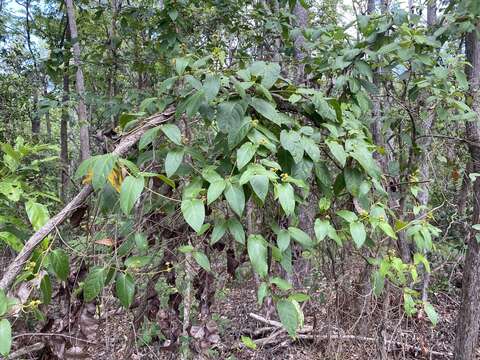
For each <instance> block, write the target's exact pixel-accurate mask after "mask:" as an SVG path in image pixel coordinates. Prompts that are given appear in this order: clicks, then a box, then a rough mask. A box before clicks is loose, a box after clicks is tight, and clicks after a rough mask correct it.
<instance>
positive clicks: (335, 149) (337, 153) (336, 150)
mask: <svg viewBox="0 0 480 360" xmlns="http://www.w3.org/2000/svg"><path fill="white" fill-rule="evenodd" d="M326 144H327V146H328V148H329V149H330V152H331V153H332V155H333V156H334V157H335V159H337V160H338V162H339V163H340V166H341V167H344V166H345V163H346V162H347V153H346V152H345V149H344V148H343V146H342V145H340V144H339V143H337V142H336V141H331V140H327V141H326Z"/></svg>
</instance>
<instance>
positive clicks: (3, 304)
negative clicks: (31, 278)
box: [0, 289, 8, 316]
mask: <svg viewBox="0 0 480 360" xmlns="http://www.w3.org/2000/svg"><path fill="white" fill-rule="evenodd" d="M7 310H8V299H7V296H6V295H5V291H3V290H2V289H0V316H3V315H5V313H6V312H7Z"/></svg>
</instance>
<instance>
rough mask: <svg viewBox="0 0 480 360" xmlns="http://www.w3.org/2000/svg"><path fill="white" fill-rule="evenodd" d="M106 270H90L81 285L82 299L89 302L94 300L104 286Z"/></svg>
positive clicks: (98, 268)
mask: <svg viewBox="0 0 480 360" xmlns="http://www.w3.org/2000/svg"><path fill="white" fill-rule="evenodd" d="M106 275H107V274H106V270H105V269H104V268H102V267H94V268H92V269H90V272H89V273H88V275H87V277H86V279H85V281H84V283H83V299H84V300H85V301H86V302H90V301H92V300H93V299H95V298H96V297H97V296H98V295H99V294H100V292H101V291H102V289H103V287H104V286H105V280H106V277H107V276H106Z"/></svg>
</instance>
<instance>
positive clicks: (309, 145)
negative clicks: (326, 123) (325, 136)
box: [302, 136, 320, 162]
mask: <svg viewBox="0 0 480 360" xmlns="http://www.w3.org/2000/svg"><path fill="white" fill-rule="evenodd" d="M302 143H303V149H304V150H305V152H306V153H307V154H308V156H310V159H312V160H313V161H314V162H317V161H320V148H319V147H318V144H315V142H314V141H313V140H312V139H310V138H309V137H305V136H303V137H302Z"/></svg>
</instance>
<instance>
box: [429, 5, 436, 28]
mask: <svg viewBox="0 0 480 360" xmlns="http://www.w3.org/2000/svg"><path fill="white" fill-rule="evenodd" d="M436 22H437V0H431V1H429V3H428V5H427V25H428V26H429V27H431V26H433V25H435V23H436Z"/></svg>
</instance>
